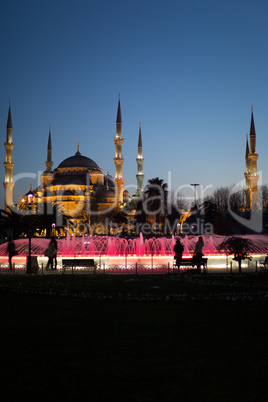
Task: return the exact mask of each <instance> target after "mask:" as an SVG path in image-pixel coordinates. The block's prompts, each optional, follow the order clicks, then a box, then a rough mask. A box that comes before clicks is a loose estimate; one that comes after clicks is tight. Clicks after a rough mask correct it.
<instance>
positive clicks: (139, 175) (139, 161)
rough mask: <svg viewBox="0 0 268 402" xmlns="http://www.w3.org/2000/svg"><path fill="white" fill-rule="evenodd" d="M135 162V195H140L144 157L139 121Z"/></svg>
mask: <svg viewBox="0 0 268 402" xmlns="http://www.w3.org/2000/svg"><path fill="white" fill-rule="evenodd" d="M136 162H137V165H138V171H137V174H136V179H137V191H136V195H137V197H140V196H141V194H142V192H143V179H144V173H143V162H144V159H143V153H142V139H141V123H140V128H139V142H138V157H137V159H136Z"/></svg>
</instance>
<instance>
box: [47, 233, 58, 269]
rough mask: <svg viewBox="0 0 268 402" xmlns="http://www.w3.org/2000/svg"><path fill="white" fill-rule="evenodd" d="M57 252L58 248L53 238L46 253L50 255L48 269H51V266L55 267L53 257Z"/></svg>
mask: <svg viewBox="0 0 268 402" xmlns="http://www.w3.org/2000/svg"><path fill="white" fill-rule="evenodd" d="M55 254H56V250H55V247H54V242H53V240H52V239H51V240H50V242H49V245H48V249H47V250H46V255H47V257H48V262H47V266H46V269H47V270H48V269H49V267H51V269H53V259H54V257H55Z"/></svg>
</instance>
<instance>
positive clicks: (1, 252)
mask: <svg viewBox="0 0 268 402" xmlns="http://www.w3.org/2000/svg"><path fill="white" fill-rule="evenodd" d="M198 237H199V236H194V235H191V236H185V237H184V238H182V239H181V242H182V244H183V246H184V253H183V254H184V256H189V255H192V254H193V251H194V247H195V243H196V242H197V240H198ZM202 237H203V240H204V247H203V253H204V255H206V256H212V255H220V253H219V252H218V251H217V247H218V245H219V244H220V243H221V242H222V241H223V240H226V238H227V237H226V236H220V235H215V234H204V235H202ZM239 237H244V238H248V239H250V240H251V241H252V242H253V244H254V247H253V250H251V253H252V254H266V253H267V251H268V236H266V235H243V236H242V235H241V236H239ZM176 238H177V237H176V236H172V237H169V238H167V237H158V238H151V239H144V238H143V236H142V234H140V236H139V237H136V238H133V239H121V238H118V237H113V236H85V237H84V236H83V237H75V236H70V235H68V236H67V237H66V238H63V239H58V240H57V243H58V255H59V256H77V257H80V256H88V257H90V256H101V255H105V256H124V255H129V256H150V255H155V256H172V255H173V254H174V252H173V247H174V245H175V243H176ZM28 244H29V241H28V239H25V238H24V239H18V240H15V245H16V249H17V251H18V252H19V254H21V255H27V254H28ZM48 244H49V239H43V238H33V239H32V254H33V255H44V251H45V250H46V248H47V247H48ZM6 248H7V243H4V244H2V245H0V256H5V255H7V254H6Z"/></svg>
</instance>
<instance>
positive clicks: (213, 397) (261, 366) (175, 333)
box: [0, 276, 268, 401]
mask: <svg viewBox="0 0 268 402" xmlns="http://www.w3.org/2000/svg"><path fill="white" fill-rule="evenodd" d="M24 278H25V279H24ZM247 278H249V277H247ZM85 279H86V278H85ZM24 280H25V281H28V285H27V289H28V290H29V289H32V290H33V289H34V288H36V287H38V288H40V287H41V288H42V286H41V285H40V283H41V282H42V279H39V281H38V280H37V278H36V277H33V279H29V278H28V277H23V278H22V279H21V280H20V283H21V289H22V290H25V288H23V283H24ZM43 280H44V281H46V284H47V283H48V279H43ZM80 280H81V279H80ZM86 280H89V281H90V280H91V279H86ZM126 280H128V279H126ZM40 281H41V282H40ZM64 281H65V279H64ZM103 281H104V282H105V283H104V282H103V286H102V285H101V282H98V285H96V284H95V285H94V286H97V288H96V292H97V294H100V293H101V294H102V295H105V294H107V295H109V296H110V294H111V289H117V292H122V291H123V290H122V287H123V286H124V279H123V278H121V280H119V279H118V278H117V279H113V278H105V279H103ZM113 281H115V282H114V287H113V286H112V284H113ZM155 281H156V282H155ZM159 281H160V282H159ZM162 281H163V282H162V283H163V284H164V281H166V283H165V285H164V287H165V290H166V291H168V292H171V290H172V292H173V293H174V291H175V289H174V280H172V278H171V279H167V278H165V279H164V278H162ZM169 281H170V283H171V285H170V286H171V290H170V289H169V287H168V283H169ZM242 281H246V282H247V281H249V279H243V278H242ZM256 281H257V282H258V281H259V279H258V278H257V279H256V278H255V282H256ZM1 282H4V283H5V284H7V283H9V285H10V289H11V290H10V291H8V288H7V287H5V290H4V291H3V289H2V290H1V291H0V303H1V314H0V319H1V321H0V322H1V335H2V342H1V367H2V369H3V374H2V375H1V394H2V396H3V395H7V397H6V399H5V398H4V399H3V398H2V400H6V401H13V400H14V401H22V400H28V401H43V400H65V401H77V400H89V401H108V400H111V399H113V400H116V401H158V400H159V401H178V400H180V401H252V400H254V401H263V395H265V394H266V393H267V385H266V384H267V372H268V367H267V366H268V363H267V361H268V360H267V359H268V351H267V339H268V324H267V307H268V303H266V302H263V301H261V302H259V301H251V302H249V301H237V302H223V301H216V300H213V301H199V302H197V301H190V302H174V301H168V302H167V301H133V300H132V301H129V300H127V297H125V299H124V298H122V299H121V300H118V299H113V298H111V299H109V300H105V299H104V298H103V297H102V298H99V299H97V298H84V297H83V295H84V292H85V289H84V284H81V287H79V285H78V283H80V282H79V281H78V279H77V278H73V279H69V280H68V278H67V279H66V283H65V287H66V286H67V283H69V286H70V288H69V293H68V295H67V296H65V297H63V296H58V295H52V296H47V295H44V294H42V293H41V294H35V293H34V292H33V293H31V294H29V293H28V294H25V293H24V292H18V291H17V292H16V293H15V292H14V284H16V286H17V287H18V284H19V282H18V279H16V278H14V276H13V279H12V278H11V279H10V278H7V277H4V278H3V277H1V278H0V283H1ZM33 283H35V284H34V285H33ZM38 283H39V285H38ZM156 283H157V284H158V285H159V286H160V285H161V278H152V279H151V282H150V278H148V277H147V278H144V281H143V280H140V282H139V285H140V287H142V288H143V291H142V294H143V293H144V291H145V290H144V289H152V294H155V293H154V292H155V291H157V290H159V288H155V286H158V285H156ZM213 283H215V280H214V282H211V284H210V285H208V284H206V286H210V288H213ZM127 284H130V285H131V286H130V285H129V289H128V293H129V292H134V290H133V289H134V287H135V286H136V285H135V284H134V283H132V282H126V286H128V285H127ZM12 285H13V288H12ZM24 285H25V284H24ZM149 285H151V286H149ZM184 285H185V287H184V288H183V291H185V290H187V289H188V287H189V286H190V285H189V281H185V284H184ZM62 286H63V285H62ZM88 286H89V284H88ZM94 286H93V287H92V288H90V289H93V288H94ZM132 286H133V287H132ZM181 286H182V287H183V282H181ZM216 286H219V285H218V284H217V285H216ZM222 286H227V283H225V285H222ZM63 287H64V286H63ZM210 288H209V289H210ZM79 289H80V293H79ZM131 289H132V290H131ZM194 289H195V291H196V292H197V293H200V292H201V293H202V292H204V288H203V287H202V284H201V285H200V286H198V284H197V283H195V284H194ZM202 289H203V290H202ZM216 289H218V292H219V293H221V292H222V287H220V288H219V287H216ZM61 290H62V289H61ZM71 290H72V292H73V291H75V295H76V296H74V295H72V296H71V295H70V293H71ZM207 290H208V289H207ZM223 290H224V291H225V288H224V289H223ZM189 292H190V289H189ZM128 293H126V295H127V294H128ZM115 294H116V292H115V291H114V293H113V295H115ZM167 294H169V293H167ZM139 295H141V293H140V294H139Z"/></svg>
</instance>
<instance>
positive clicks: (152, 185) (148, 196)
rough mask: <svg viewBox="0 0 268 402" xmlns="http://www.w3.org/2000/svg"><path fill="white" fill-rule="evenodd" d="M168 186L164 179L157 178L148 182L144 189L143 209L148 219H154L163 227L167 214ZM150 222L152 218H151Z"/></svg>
mask: <svg viewBox="0 0 268 402" xmlns="http://www.w3.org/2000/svg"><path fill="white" fill-rule="evenodd" d="M167 198H168V191H167V184H166V183H165V182H164V180H163V179H159V177H155V178H154V179H150V180H148V184H147V186H146V187H145V189H144V200H143V209H144V212H145V213H146V215H147V219H148V217H150V216H151V217H154V220H155V223H156V224H158V225H159V224H161V226H162V227H163V223H164V220H165V218H166V214H167ZM149 220H150V218H149Z"/></svg>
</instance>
